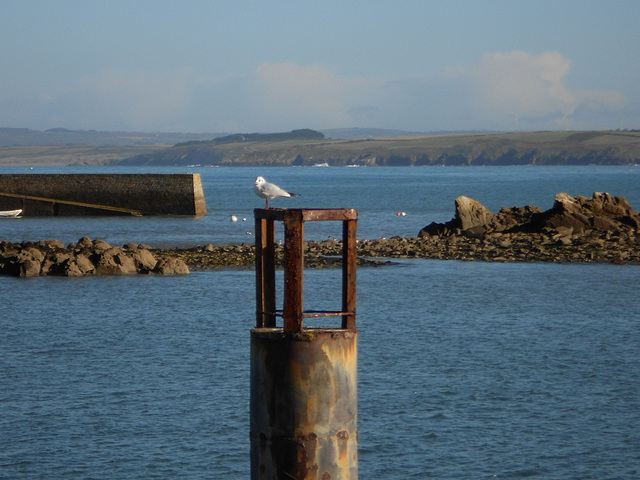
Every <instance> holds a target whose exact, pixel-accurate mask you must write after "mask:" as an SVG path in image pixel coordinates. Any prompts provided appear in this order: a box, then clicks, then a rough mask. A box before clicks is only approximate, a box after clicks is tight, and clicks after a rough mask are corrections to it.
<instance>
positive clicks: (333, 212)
mask: <svg viewBox="0 0 640 480" xmlns="http://www.w3.org/2000/svg"><path fill="white" fill-rule="evenodd" d="M254 216H255V236H256V327H274V326H275V325H276V324H275V317H276V316H282V317H284V329H285V330H286V331H301V330H302V329H303V328H304V318H308V317H314V318H315V317H322V316H327V317H329V316H335V315H336V314H338V315H340V316H342V328H347V329H349V330H355V329H356V322H355V319H356V265H357V253H356V241H357V219H358V212H357V211H356V210H355V209H353V208H345V209H276V208H271V209H268V210H267V209H255V210H254ZM276 221H282V222H283V223H284V229H285V253H284V264H285V279H284V301H283V305H284V307H283V310H282V311H279V310H277V309H276V304H277V302H276V288H275V257H274V256H275V253H274V252H275V222H276ZM306 221H309V222H317V221H340V222H342V237H343V238H342V304H341V306H340V308H341V310H339V311H327V312H326V315H322V312H321V311H314V312H306V311H305V310H304V305H303V299H304V224H305V222H306Z"/></svg>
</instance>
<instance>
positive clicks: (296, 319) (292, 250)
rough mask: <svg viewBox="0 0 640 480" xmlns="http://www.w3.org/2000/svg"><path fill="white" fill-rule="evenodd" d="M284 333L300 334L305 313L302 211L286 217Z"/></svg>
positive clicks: (288, 213)
mask: <svg viewBox="0 0 640 480" xmlns="http://www.w3.org/2000/svg"><path fill="white" fill-rule="evenodd" d="M284 272H285V273H284V308H283V310H284V331H285V332H299V331H301V330H302V327H303V313H304V222H303V220H302V211H300V210H291V211H288V212H287V214H286V215H285V217H284Z"/></svg>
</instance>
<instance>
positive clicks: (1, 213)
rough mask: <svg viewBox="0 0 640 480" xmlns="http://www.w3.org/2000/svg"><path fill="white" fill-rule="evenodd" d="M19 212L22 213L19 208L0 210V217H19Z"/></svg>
mask: <svg viewBox="0 0 640 480" xmlns="http://www.w3.org/2000/svg"><path fill="white" fill-rule="evenodd" d="M21 214H22V209H19V210H0V218H13V217H19V216H20V215H21Z"/></svg>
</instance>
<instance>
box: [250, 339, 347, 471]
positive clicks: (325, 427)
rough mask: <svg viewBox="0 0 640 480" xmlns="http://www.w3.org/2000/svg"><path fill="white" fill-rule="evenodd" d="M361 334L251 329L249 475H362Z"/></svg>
mask: <svg viewBox="0 0 640 480" xmlns="http://www.w3.org/2000/svg"><path fill="white" fill-rule="evenodd" d="M357 336H358V334H357V332H354V331H349V330H342V329H333V330H330V329H320V330H316V329H311V330H305V333H285V332H283V331H282V330H281V329H254V330H252V332H251V400H250V403H251V478H252V479H254V480H257V479H269V480H272V479H278V480H280V479H282V480H285V479H286V480H290V479H292V478H295V479H298V480H302V479H306V480H323V479H343V480H345V479H357V478H358V418H357V417H358V395H357V384H358V379H357V363H358V362H357Z"/></svg>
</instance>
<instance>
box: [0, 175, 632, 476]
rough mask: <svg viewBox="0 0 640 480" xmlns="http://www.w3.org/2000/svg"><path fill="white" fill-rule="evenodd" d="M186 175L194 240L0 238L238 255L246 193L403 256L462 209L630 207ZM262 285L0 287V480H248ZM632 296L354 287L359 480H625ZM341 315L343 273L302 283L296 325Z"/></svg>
mask: <svg viewBox="0 0 640 480" xmlns="http://www.w3.org/2000/svg"><path fill="white" fill-rule="evenodd" d="M8 170H10V169H5V171H8ZM15 170H17V169H15ZM45 170H46V169H42V171H45ZM58 170H60V171H80V172H83V171H87V170H85V169H76V170H74V169H66V170H64V169H56V171H58ZM192 170H193V171H197V172H198V173H201V174H202V177H203V186H204V189H205V197H206V200H207V208H208V211H209V214H208V215H207V216H206V217H203V218H201V219H192V218H131V219H129V218H110V219H104V218H97V217H96V218H79V219H60V218H55V219H54V218H48V219H28V218H24V219H19V220H3V221H1V222H0V229H1V231H2V233H1V234H0V238H2V239H7V240H13V241H20V240H39V239H47V238H58V239H61V240H63V241H65V242H66V241H76V240H77V239H78V238H80V237H81V236H84V235H87V236H90V237H92V238H104V239H106V240H107V241H110V242H111V243H113V244H115V245H117V244H120V243H125V242H128V241H136V242H142V243H147V244H152V245H185V246H186V245H195V244H204V243H230V242H234V243H235V242H240V241H242V242H252V240H253V239H252V235H251V232H252V230H253V228H252V227H253V218H252V209H253V208H255V207H260V206H262V203H261V202H262V201H261V200H260V199H259V198H258V197H255V196H254V195H253V193H252V192H251V189H252V182H253V179H254V178H255V176H257V175H263V176H265V177H266V178H267V179H268V180H270V181H273V182H276V183H279V184H281V185H282V186H283V187H285V188H288V189H290V190H292V191H296V190H299V193H301V194H302V195H303V196H302V197H300V198H296V199H282V200H275V201H274V202H273V204H274V206H291V207H309V208H324V207H336V208H340V207H353V208H358V210H359V214H360V219H359V222H358V227H359V235H358V236H359V238H379V237H382V236H387V237H389V236H393V235H404V236H413V235H415V234H417V231H418V230H419V229H420V228H422V227H423V226H425V225H426V224H428V223H430V222H431V221H438V222H444V221H447V220H449V219H451V217H452V216H453V200H454V199H455V197H457V196H458V195H467V196H470V197H472V198H475V199H477V200H478V201H480V202H482V203H483V204H485V205H486V206H487V207H489V208H490V209H491V210H492V211H497V210H498V209H499V208H500V207H501V206H515V205H517V206H521V205H525V204H534V205H538V206H540V207H541V208H543V209H546V208H550V207H551V205H552V204H553V196H554V195H555V193H557V192H560V191H564V192H567V193H569V194H571V195H586V196H590V195H591V194H592V193H593V192H594V191H608V192H610V193H612V194H614V195H624V196H626V197H627V199H628V200H629V201H630V203H631V204H632V206H634V207H635V208H636V209H638V205H640V198H639V195H640V192H639V191H638V187H637V186H638V185H639V184H640V182H639V180H640V168H634V167H625V168H623V167H496V168H493V167H477V168H455V167H446V168H437V167H431V168H408V167H407V168H390V169H387V168H371V169H370V168H288V169H285V168H270V169H262V170H260V169H255V168H246V169H245V168H206V169H205V168H194V169H192ZM36 171H38V170H37V169H36ZM91 171H96V172H97V171H100V172H104V171H116V172H117V171H119V170H117V169H116V170H113V169H93V170H91ZM131 171H141V170H136V169H128V170H127V172H131ZM147 171H148V170H147ZM154 171H155V170H154ZM157 171H162V172H171V171H174V170H171V169H163V170H157ZM182 171H183V170H180V172H182ZM190 171H191V170H190ZM399 212H405V213H406V214H407V215H406V216H398V215H397V213H399ZM232 214H233V215H236V216H238V217H239V219H238V221H237V222H231V221H230V215H232ZM242 218H247V220H246V222H243V221H242ZM338 230H339V228H338V229H336V228H335V225H333V223H332V222H327V223H326V226H324V225H323V226H322V228H320V229H317V230H316V231H310V232H307V233H308V234H309V235H311V236H316V237H317V238H324V237H325V236H330V235H335V236H339V235H340V232H339V231H338ZM280 280H281V273H279V281H280ZM254 281H255V278H254V274H253V272H252V271H251V270H250V269H223V270H216V271H207V272H194V273H192V274H191V275H187V276H178V277H157V276H152V277H149V276H125V277H86V278H77V279H68V278H50V277H44V278H35V279H16V278H9V277H0V311H1V314H0V478H3V479H4V478H7V479H34V478H42V479H70V478H77V479H86V478H96V479H107V478H108V479H111V478H113V479H152V478H157V479H166V478H190V479H191V478H193V479H205V478H206V479H209V478H248V476H249V421H248V417H249V411H248V410H249V405H248V394H249V392H248V389H249V330H250V329H251V328H252V326H253V323H254V318H255V313H254V306H253V305H254V295H255V288H254ZM639 283H640V267H638V266H620V265H593V264H545V263H511V264H503V263H483V262H458V261H436V260H398V261H395V262H394V263H393V264H392V265H388V266H384V267H379V268H361V269H359V270H358V317H357V326H358V330H359V331H360V334H359V366H358V374H359V412H358V414H359V471H360V477H361V478H366V479H389V478H398V479H399V478H417V479H419V478H443V479H452V478H456V479H464V478H468V479H477V478H525V477H528V478H544V479H566V478H579V479H589V478H591V479H624V478H637V477H639V476H640V458H639V456H638V451H640V429H638V425H640V388H639V387H638V385H640V354H639V353H638V352H640V302H638V301H637V295H638V292H637V286H638V284H639ZM334 301H335V302H336V304H334ZM339 302H340V274H339V271H336V270H318V271H307V272H306V274H305V307H306V308H308V309H335V308H337V307H338V304H339ZM317 322H319V323H320V324H322V322H327V323H328V324H331V323H332V322H333V321H332V320H331V319H323V320H317ZM328 326H330V325H328Z"/></svg>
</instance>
